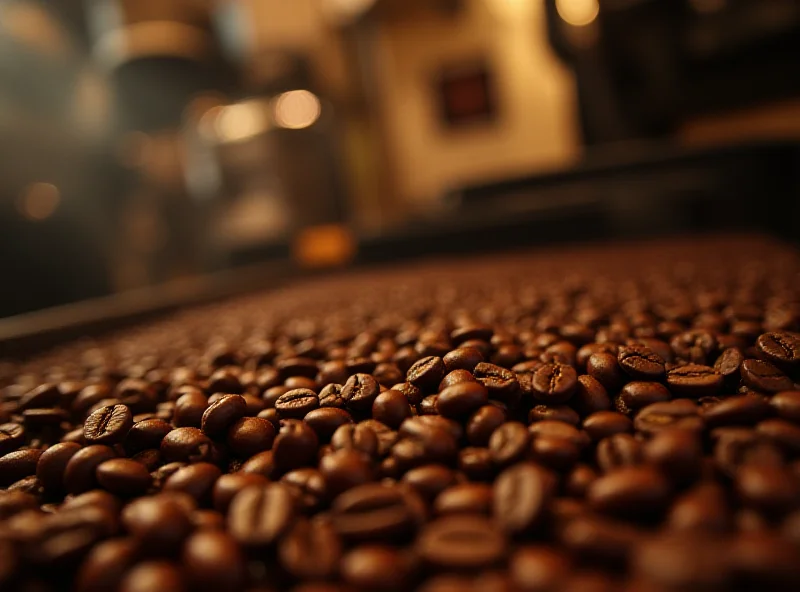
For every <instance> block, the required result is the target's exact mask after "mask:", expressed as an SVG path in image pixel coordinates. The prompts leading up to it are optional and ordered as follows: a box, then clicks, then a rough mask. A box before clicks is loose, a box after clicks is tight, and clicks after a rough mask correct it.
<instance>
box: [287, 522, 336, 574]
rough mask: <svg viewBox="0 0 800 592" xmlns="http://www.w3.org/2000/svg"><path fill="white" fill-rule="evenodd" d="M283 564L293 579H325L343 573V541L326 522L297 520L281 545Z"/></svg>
mask: <svg viewBox="0 0 800 592" xmlns="http://www.w3.org/2000/svg"><path fill="white" fill-rule="evenodd" d="M278 556H279V558H280V562H281V565H282V566H283V568H284V569H285V570H286V571H288V572H289V573H290V574H291V575H292V576H294V577H296V578H300V579H304V580H325V579H328V578H333V577H335V576H336V575H337V574H338V572H339V564H340V561H341V558H342V542H341V540H340V539H339V536H338V535H337V534H336V531H335V530H334V529H333V528H332V527H331V525H330V524H328V523H326V522H322V521H319V522H316V521H310V520H305V519H300V520H297V521H296V522H295V523H294V524H293V525H292V526H291V528H290V529H289V531H288V532H287V533H286V536H285V537H284V538H283V539H282V540H281V542H280V544H279V546H278Z"/></svg>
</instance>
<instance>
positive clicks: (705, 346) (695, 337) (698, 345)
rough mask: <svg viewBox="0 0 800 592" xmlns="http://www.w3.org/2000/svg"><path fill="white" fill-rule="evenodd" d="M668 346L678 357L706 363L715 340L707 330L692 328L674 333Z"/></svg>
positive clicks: (694, 362) (714, 345)
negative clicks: (677, 333)
mask: <svg viewBox="0 0 800 592" xmlns="http://www.w3.org/2000/svg"><path fill="white" fill-rule="evenodd" d="M670 346H671V347H672V351H674V352H675V355H676V356H677V357H678V358H680V359H682V360H685V361H687V362H691V363H693V364H706V363H707V362H708V360H709V357H710V356H711V354H712V353H713V352H714V350H715V349H716V348H717V340H716V339H715V338H714V335H713V334H712V333H710V332H709V331H704V330H702V329H701V330H692V331H686V332H684V333H681V334H679V335H675V336H674V337H673V338H672V340H671V341H670Z"/></svg>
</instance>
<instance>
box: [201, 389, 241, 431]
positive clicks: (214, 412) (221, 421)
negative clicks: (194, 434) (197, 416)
mask: <svg viewBox="0 0 800 592" xmlns="http://www.w3.org/2000/svg"><path fill="white" fill-rule="evenodd" d="M246 412H247V402H246V401H245V399H244V397H242V396H241V395H223V396H221V397H219V398H218V399H217V400H216V401H214V402H213V403H211V404H210V405H209V406H208V408H207V409H206V410H205V411H204V412H203V419H202V421H201V427H202V430H203V432H204V433H205V434H206V435H208V436H210V437H216V436H221V435H223V434H224V433H225V432H226V431H227V430H228V428H229V427H230V426H231V425H233V424H234V423H235V422H236V421H237V420H239V419H241V418H242V417H244V414H245V413H246Z"/></svg>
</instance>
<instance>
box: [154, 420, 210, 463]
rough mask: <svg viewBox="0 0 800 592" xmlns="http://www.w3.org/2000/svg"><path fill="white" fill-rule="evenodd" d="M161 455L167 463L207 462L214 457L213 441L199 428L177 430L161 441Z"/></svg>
mask: <svg viewBox="0 0 800 592" xmlns="http://www.w3.org/2000/svg"><path fill="white" fill-rule="evenodd" d="M160 450H161V454H162V455H163V456H164V460H165V461H167V462H188V463H192V462H206V461H209V460H211V458H212V456H213V445H212V443H211V440H210V439H209V438H208V436H206V435H205V434H204V433H203V432H202V431H201V430H199V429H197V428H177V429H174V430H172V431H171V432H169V433H168V434H167V435H166V436H164V438H163V439H162V440H161V447H160Z"/></svg>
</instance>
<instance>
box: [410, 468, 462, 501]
mask: <svg viewBox="0 0 800 592" xmlns="http://www.w3.org/2000/svg"><path fill="white" fill-rule="evenodd" d="M402 481H403V483H405V484H407V485H409V486H410V487H412V488H413V489H414V491H416V492H417V493H418V494H419V495H420V496H421V497H422V498H424V499H425V500H426V501H428V502H430V501H432V500H433V499H434V498H436V496H438V495H439V494H440V493H441V492H442V491H444V490H445V489H447V488H448V487H450V486H451V485H454V484H455V483H456V473H455V472H454V471H453V470H452V469H450V468H448V467H446V466H444V465H438V464H430V465H423V466H421V467H416V468H414V469H411V470H409V471H407V472H406V473H405V475H403V479H402Z"/></svg>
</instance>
